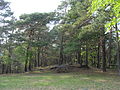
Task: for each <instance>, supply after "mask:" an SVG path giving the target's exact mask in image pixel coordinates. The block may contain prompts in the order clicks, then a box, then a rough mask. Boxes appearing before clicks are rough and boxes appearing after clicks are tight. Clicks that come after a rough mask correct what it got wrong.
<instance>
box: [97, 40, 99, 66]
mask: <svg viewBox="0 0 120 90" xmlns="http://www.w3.org/2000/svg"><path fill="white" fill-rule="evenodd" d="M97 68H100V42H98V49H97Z"/></svg>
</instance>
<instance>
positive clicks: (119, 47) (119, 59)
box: [115, 24, 120, 75]
mask: <svg viewBox="0 0 120 90" xmlns="http://www.w3.org/2000/svg"><path fill="white" fill-rule="evenodd" d="M115 30H116V41H117V65H118V74H119V75H120V45H119V34H118V27H117V24H116V25H115Z"/></svg>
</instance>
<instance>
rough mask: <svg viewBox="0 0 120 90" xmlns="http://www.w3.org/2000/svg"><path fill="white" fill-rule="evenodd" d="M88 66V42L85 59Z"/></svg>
mask: <svg viewBox="0 0 120 90" xmlns="http://www.w3.org/2000/svg"><path fill="white" fill-rule="evenodd" d="M85 64H86V67H88V44H87V42H86V61H85Z"/></svg>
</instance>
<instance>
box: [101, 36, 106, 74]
mask: <svg viewBox="0 0 120 90" xmlns="http://www.w3.org/2000/svg"><path fill="white" fill-rule="evenodd" d="M102 70H103V72H106V50H105V36H102Z"/></svg>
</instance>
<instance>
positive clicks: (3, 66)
mask: <svg viewBox="0 0 120 90" xmlns="http://www.w3.org/2000/svg"><path fill="white" fill-rule="evenodd" d="M4 71H5V64H2V74H4Z"/></svg>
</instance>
